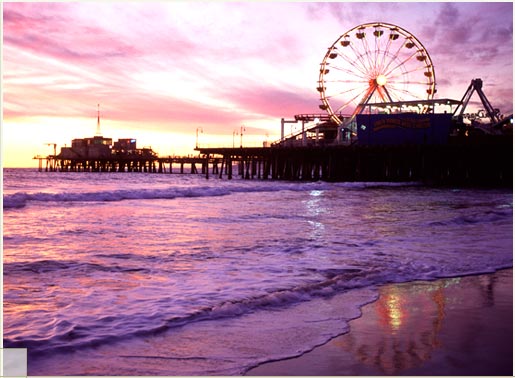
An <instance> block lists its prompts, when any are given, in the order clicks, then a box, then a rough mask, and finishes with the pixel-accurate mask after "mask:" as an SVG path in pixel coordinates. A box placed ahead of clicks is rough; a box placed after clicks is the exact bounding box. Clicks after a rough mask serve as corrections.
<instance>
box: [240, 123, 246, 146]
mask: <svg viewBox="0 0 515 378" xmlns="http://www.w3.org/2000/svg"><path fill="white" fill-rule="evenodd" d="M244 131H247V130H246V129H245V125H241V127H240V148H243V132H244Z"/></svg>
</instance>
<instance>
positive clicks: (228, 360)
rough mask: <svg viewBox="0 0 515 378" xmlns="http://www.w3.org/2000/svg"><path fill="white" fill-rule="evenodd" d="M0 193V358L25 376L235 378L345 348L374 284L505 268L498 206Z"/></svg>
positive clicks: (296, 189)
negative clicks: (332, 343) (8, 353)
mask: <svg viewBox="0 0 515 378" xmlns="http://www.w3.org/2000/svg"><path fill="white" fill-rule="evenodd" d="M3 176H4V182H3V271H4V347H10V348H12V347H23V348H28V352H29V366H28V369H29V375H84V374H86V375H87V374H95V375H214V374H217V375H220V374H222V375H238V374H244V373H245V372H246V371H248V370H249V369H250V368H252V367H254V366H257V365H259V364H261V363H264V362H267V361H274V360H279V359H284V358H290V357H293V356H297V355H300V354H302V353H305V352H306V351H309V350H312V349H313V348H314V347H316V346H318V345H322V344H324V343H325V342H327V341H328V340H330V339H332V338H334V337H336V336H338V335H339V334H343V333H345V332H348V331H349V324H348V323H349V321H350V320H351V319H354V318H356V317H359V316H360V314H361V312H360V308H361V307H362V306H363V305H365V304H367V303H370V302H373V301H375V300H376V299H377V287H378V286H380V285H383V284H385V283H391V282H409V281H416V280H434V279H437V278H442V277H460V276H464V275H470V274H479V273H488V272H494V271H496V270H499V269H503V268H509V267H512V264H513V261H512V244H513V240H512V227H513V224H512V223H513V222H512V218H513V197H512V191H511V190H507V189H474V188H465V189H464V188H430V187H425V186H423V185H420V184H419V183H413V182H409V183H361V182H352V183H326V182H281V181H264V180H243V179H234V180H227V179H218V178H216V177H214V178H210V179H209V180H206V179H205V178H204V177H203V176H201V175H189V174H187V175H181V174H149V173H84V172H83V173H77V172H75V173H72V172H70V173H59V172H37V170H33V169H4V172H3ZM85 361H96V362H95V363H94V364H87V363H85ZM93 365H94V366H93Z"/></svg>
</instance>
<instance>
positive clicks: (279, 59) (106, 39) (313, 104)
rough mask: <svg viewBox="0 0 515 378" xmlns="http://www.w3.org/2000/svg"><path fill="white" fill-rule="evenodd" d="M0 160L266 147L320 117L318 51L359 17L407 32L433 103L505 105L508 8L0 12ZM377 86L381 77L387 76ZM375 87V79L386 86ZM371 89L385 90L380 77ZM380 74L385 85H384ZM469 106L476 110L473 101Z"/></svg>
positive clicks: (218, 6)
mask: <svg viewBox="0 0 515 378" xmlns="http://www.w3.org/2000/svg"><path fill="white" fill-rule="evenodd" d="M2 7H3V61H2V71H3V78H2V90H3V104H2V109H3V124H2V129H3V130H2V141H3V164H4V166H5V167H33V166H36V164H37V163H36V162H35V161H34V160H32V158H33V157H34V156H35V155H38V154H40V155H48V154H50V153H52V148H53V147H51V146H48V145H47V143H51V144H53V143H56V144H57V145H58V146H64V145H65V144H68V145H69V144H70V142H71V140H72V139H74V138H84V137H90V136H93V135H94V133H95V130H96V116H97V104H100V114H101V129H102V133H103V135H104V136H106V137H110V138H113V139H117V138H136V139H137V141H138V146H151V147H152V148H153V149H154V150H155V151H156V152H158V154H159V155H161V156H167V155H173V154H177V155H185V154H194V153H196V152H194V150H193V149H194V147H195V144H196V130H197V129H198V128H202V130H203V132H202V133H201V134H199V139H198V142H199V144H200V146H213V147H214V146H232V145H233V142H234V138H235V135H236V134H235V131H239V130H242V129H241V128H242V126H243V125H244V127H245V132H244V134H243V135H238V136H237V138H238V139H237V144H239V142H240V138H241V139H242V141H243V144H244V145H247V146H262V145H263V142H264V141H267V142H273V141H276V140H277V139H279V137H280V119H281V118H282V117H284V118H292V117H293V116H294V115H295V114H299V113H319V112H320V110H319V108H318V105H319V103H320V102H319V94H318V93H317V90H316V87H317V79H318V73H319V72H318V70H319V64H320V62H321V61H322V58H323V57H324V54H325V53H326V52H327V48H328V47H329V46H330V45H331V44H332V43H333V42H334V41H335V40H336V39H337V38H338V37H339V36H341V35H342V34H343V33H344V32H346V31H347V30H349V29H351V28H353V27H354V26H356V25H359V24H361V23H365V22H375V21H384V22H389V23H393V24H396V25H399V26H401V27H403V28H405V29H407V30H409V31H410V32H411V33H412V34H413V35H415V36H416V37H417V38H418V39H419V40H420V41H421V42H422V43H423V44H424V46H425V48H426V49H427V51H428V52H429V53H430V55H431V58H432V61H433V63H434V66H435V72H436V82H437V88H438V92H437V94H436V96H435V97H436V98H453V99H457V100H459V99H461V97H462V96H463V94H464V93H465V90H466V89H467V87H468V85H469V84H470V81H471V80H472V79H474V78H482V79H483V82H484V87H483V89H484V92H485V93H486V95H487V97H488V98H489V100H490V102H491V103H492V105H493V106H494V107H495V108H499V109H500V111H501V113H503V114H506V115H509V114H511V113H512V107H513V105H512V104H513V99H512V93H513V85H512V83H513V48H512V45H513V4H512V3H506V2H505V3H490V2H485V3H370V4H369V3H272V2H249V3H245V2H241V3H235V2H227V3H224V2H221V3H218V2H161V3H143V2H141V3H134V2H130V3H117V2H107V3H102V2H87V3H4V4H3V5H2ZM383 78H384V77H383ZM383 78H381V80H382V79H383ZM379 79H380V78H378V79H377V80H378V84H379V85H383V84H381V83H380V82H379ZM384 79H385V78H384ZM469 106H470V109H468V111H474V110H478V109H480V108H481V107H482V106H481V105H480V102H479V99H478V98H476V97H473V98H472V101H471V103H470V105H469Z"/></svg>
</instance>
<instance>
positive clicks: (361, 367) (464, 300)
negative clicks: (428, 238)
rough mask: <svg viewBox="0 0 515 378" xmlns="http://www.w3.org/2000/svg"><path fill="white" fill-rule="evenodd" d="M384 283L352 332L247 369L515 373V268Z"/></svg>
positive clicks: (334, 372) (322, 372)
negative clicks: (514, 303) (311, 348)
mask: <svg viewBox="0 0 515 378" xmlns="http://www.w3.org/2000/svg"><path fill="white" fill-rule="evenodd" d="M378 290H379V298H378V300H377V301H375V302H373V303H370V304H368V305H365V306H363V307H362V309H361V310H362V316H361V317H359V318H357V319H354V320H352V321H351V322H350V331H349V332H348V333H346V334H343V335H341V336H338V337H336V338H334V339H332V340H331V341H329V342H328V343H327V344H324V345H322V346H320V347H317V348H315V349H314V350H312V351H310V352H308V353H305V354H303V355H302V356H299V357H295V358H291V359H286V360H281V361H274V362H269V363H265V364H262V365H260V366H257V367H255V368H253V369H250V370H249V371H248V372H247V373H246V374H245V375H249V376H271V375H274V376H281V375H292V376H302V375H310V376H311V375H317V376H335V375H351V376H358V375H369V376H372V375H512V374H513V268H509V269H503V270H499V271H497V272H495V273H491V274H480V275H471V276H463V277H456V278H444V279H439V280H436V281H415V282H408V283H400V284H387V285H384V286H381V287H379V289H378Z"/></svg>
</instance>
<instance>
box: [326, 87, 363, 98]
mask: <svg viewBox="0 0 515 378" xmlns="http://www.w3.org/2000/svg"><path fill="white" fill-rule="evenodd" d="M367 87H368V85H367V86H365V85H363V86H360V87H357V88H356V87H355V88H350V89H346V90H344V91H341V92H338V93H334V94H331V95H328V96H327V98H330V99H331V98H333V97H337V96H342V95H345V94H347V93H351V92H355V91H359V92H360V93H362V92H364V91H366V89H367ZM361 88H363V89H361Z"/></svg>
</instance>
